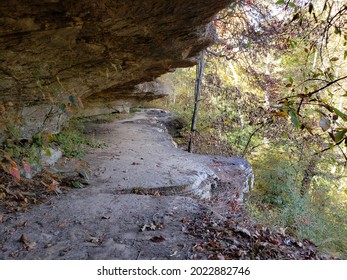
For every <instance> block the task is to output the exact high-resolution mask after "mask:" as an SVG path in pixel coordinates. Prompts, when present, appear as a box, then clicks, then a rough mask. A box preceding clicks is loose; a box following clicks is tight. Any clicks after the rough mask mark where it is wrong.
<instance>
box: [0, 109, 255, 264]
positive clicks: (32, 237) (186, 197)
mask: <svg viewBox="0 0 347 280" xmlns="http://www.w3.org/2000/svg"><path fill="white" fill-rule="evenodd" d="M170 117H171V116H170V114H168V113H166V112H164V111H161V110H149V111H143V112H140V113H137V114H136V115H135V116H134V117H133V118H131V119H126V120H122V121H116V122H112V123H105V124H93V123H91V124H88V125H87V127H86V133H88V134H93V133H94V134H95V137H97V138H98V139H100V140H102V141H104V142H105V143H106V144H107V147H105V148H98V149H96V148H94V149H90V151H89V152H88V154H87V155H86V157H85V158H84V160H86V162H87V163H88V164H89V165H90V171H91V173H90V174H89V175H88V176H89V184H90V185H89V186H88V187H87V188H85V189H79V190H72V191H70V192H68V193H67V194H64V195H59V196H57V197H55V198H53V199H51V200H50V201H49V202H46V203H44V204H41V205H38V206H35V207H33V209H31V210H30V211H28V212H25V213H17V214H14V213H9V214H6V215H4V216H3V217H2V222H0V259H189V258H192V256H193V254H192V248H193V246H194V245H195V243H196V242H197V239H194V238H192V237H191V236H189V235H187V234H186V233H187V232H186V230H187V229H186V228H185V223H184V222H182V221H185V222H186V221H192V220H194V219H195V218H196V217H202V216H204V215H205V214H207V213H208V214H209V215H210V214H211V212H212V213H214V214H213V215H215V216H216V217H217V218H218V219H224V218H225V217H227V215H228V211H229V210H230V203H239V202H240V199H241V198H242V195H243V193H244V192H247V191H248V190H249V187H250V186H249V178H252V175H253V174H252V168H251V166H250V165H249V163H248V162H247V161H246V160H244V159H240V158H230V157H223V156H204V155H193V154H189V153H187V152H184V151H182V150H180V149H177V148H175V146H174V144H173V142H172V138H171V137H170V136H169V135H168V134H167V132H166V128H165V126H163V122H165V121H166V120H168V119H169V118H170ZM55 168H60V171H61V172H63V171H64V170H63V169H61V167H60V166H59V165H57V166H56V167H55ZM215 198H221V199H220V200H218V201H217V202H218V205H217V204H216V206H218V207H215V205H214V204H213V200H214V199H215ZM223 206H224V208H223Z"/></svg>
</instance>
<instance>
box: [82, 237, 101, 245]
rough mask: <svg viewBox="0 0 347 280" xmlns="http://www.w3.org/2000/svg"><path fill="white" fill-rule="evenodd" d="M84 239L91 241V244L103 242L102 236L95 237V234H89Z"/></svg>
mask: <svg viewBox="0 0 347 280" xmlns="http://www.w3.org/2000/svg"><path fill="white" fill-rule="evenodd" d="M85 241H86V242H90V243H93V244H97V245H100V244H101V243H102V242H103V240H102V238H99V237H95V236H89V237H88V238H87V239H86V240H85Z"/></svg>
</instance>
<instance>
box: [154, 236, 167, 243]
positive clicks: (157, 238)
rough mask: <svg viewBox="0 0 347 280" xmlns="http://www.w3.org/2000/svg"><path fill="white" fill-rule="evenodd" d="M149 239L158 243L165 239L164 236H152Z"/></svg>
mask: <svg viewBox="0 0 347 280" xmlns="http://www.w3.org/2000/svg"><path fill="white" fill-rule="evenodd" d="M150 241H152V242H155V243H160V242H163V241H165V238H164V237H163V236H161V235H160V236H153V237H152V238H151V239H150Z"/></svg>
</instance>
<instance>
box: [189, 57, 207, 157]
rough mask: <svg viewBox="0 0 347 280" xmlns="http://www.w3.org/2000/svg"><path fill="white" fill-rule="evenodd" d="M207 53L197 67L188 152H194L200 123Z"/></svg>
mask: <svg viewBox="0 0 347 280" xmlns="http://www.w3.org/2000/svg"><path fill="white" fill-rule="evenodd" d="M204 56H205V51H202V53H201V55H200V58H199V61H198V64H197V65H196V78H195V88H194V102H195V103H194V112H193V117H192V125H191V129H190V131H191V134H190V138H189V143H188V152H189V153H192V152H193V140H194V136H195V133H196V124H197V121H198V111H199V105H200V96H201V85H202V78H203V76H204V69H205V60H204Z"/></svg>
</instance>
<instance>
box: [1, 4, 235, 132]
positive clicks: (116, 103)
mask: <svg viewBox="0 0 347 280" xmlns="http://www.w3.org/2000/svg"><path fill="white" fill-rule="evenodd" d="M229 2H231V1H230V0H172V1H162V0H145V1H139V0H137V1H136V0H99V1H94V0H29V1H24V0H2V1H0V61H1V64H0V81H1V82H0V112H1V120H0V124H1V126H0V130H1V131H0V135H1V136H0V139H4V137H5V136H6V134H7V133H12V134H16V135H17V136H18V137H21V138H26V137H30V136H32V135H33V134H35V133H37V132H39V131H42V130H49V131H51V132H53V133H55V132H58V131H59V130H60V127H61V125H62V124H63V123H64V121H65V120H67V119H68V118H69V117H70V116H71V115H72V114H75V113H76V111H79V112H78V113H79V114H82V115H83V114H85V115H91V114H99V113H107V112H111V111H119V110H122V108H123V109H124V110H127V108H129V106H131V105H132V104H134V103H136V102H138V101H139V100H150V99H153V98H158V97H160V96H163V95H165V91H164V92H163V91H162V90H161V86H160V84H158V83H157V82H156V81H155V79H156V78H157V77H159V76H160V75H162V74H163V73H166V72H169V71H171V70H172V69H174V68H178V67H188V66H192V65H194V64H195V62H196V57H197V55H198V54H199V52H200V51H201V50H202V49H204V48H206V47H207V46H208V45H209V44H211V43H212V42H213V41H214V39H215V32H214V29H213V27H212V25H211V24H210V21H211V20H212V18H213V16H214V15H215V13H216V12H218V11H219V10H221V9H222V8H223V7H225V6H226V5H227V4H228V3H229Z"/></svg>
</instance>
